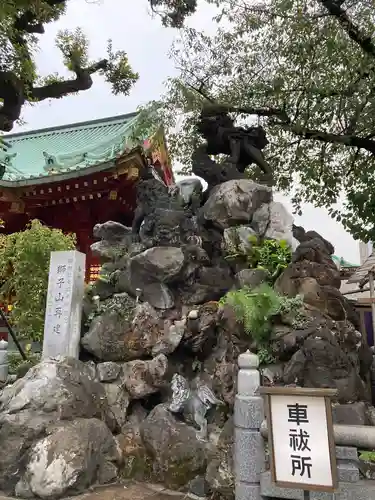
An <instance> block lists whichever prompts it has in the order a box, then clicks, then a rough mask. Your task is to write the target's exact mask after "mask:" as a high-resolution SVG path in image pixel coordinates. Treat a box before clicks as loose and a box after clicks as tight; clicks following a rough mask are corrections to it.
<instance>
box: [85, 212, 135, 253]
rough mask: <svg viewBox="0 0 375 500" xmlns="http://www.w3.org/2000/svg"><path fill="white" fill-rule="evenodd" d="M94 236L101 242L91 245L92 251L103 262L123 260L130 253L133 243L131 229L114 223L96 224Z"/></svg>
mask: <svg viewBox="0 0 375 500" xmlns="http://www.w3.org/2000/svg"><path fill="white" fill-rule="evenodd" d="M93 235H94V238H95V239H97V240H99V241H97V242H95V243H93V244H92V245H91V251H92V253H93V255H95V256H97V257H100V259H101V261H102V262H108V261H118V260H119V259H121V258H122V257H123V256H124V255H126V254H127V253H128V251H129V247H130V245H131V244H132V241H133V238H132V233H131V228H129V227H126V226H123V225H122V224H120V223H119V222H114V221H108V222H105V223H104V224H96V225H95V226H94V230H93Z"/></svg>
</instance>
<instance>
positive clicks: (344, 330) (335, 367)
mask: <svg viewBox="0 0 375 500" xmlns="http://www.w3.org/2000/svg"><path fill="white" fill-rule="evenodd" d="M301 315H303V316H304V318H302V317H301V318H300V319H299V328H298V329H296V328H295V326H293V325H292V324H290V325H289V326H287V325H286V324H284V325H275V326H274V329H273V336H272V340H271V344H270V348H271V351H272V352H273V354H274V356H276V358H277V359H279V360H280V361H281V362H283V363H284V369H283V374H282V378H283V381H284V383H285V384H295V383H297V385H300V386H302V387H317V388H324V387H331V388H335V389H337V390H338V400H339V401H340V402H343V403H346V402H352V401H358V400H363V399H366V398H367V397H368V394H367V389H366V380H367V374H368V372H369V368H370V366H371V363H372V355H371V351H370V349H369V348H368V347H367V345H366V343H365V342H364V341H363V339H362V335H361V333H360V332H359V331H358V330H356V329H355V327H354V326H353V325H352V323H350V322H349V321H347V320H344V321H333V320H332V319H331V318H330V317H329V316H327V315H324V314H322V313H321V312H319V311H318V310H316V309H313V308H311V306H307V307H306V308H304V310H302V312H301ZM278 378H279V377H278Z"/></svg>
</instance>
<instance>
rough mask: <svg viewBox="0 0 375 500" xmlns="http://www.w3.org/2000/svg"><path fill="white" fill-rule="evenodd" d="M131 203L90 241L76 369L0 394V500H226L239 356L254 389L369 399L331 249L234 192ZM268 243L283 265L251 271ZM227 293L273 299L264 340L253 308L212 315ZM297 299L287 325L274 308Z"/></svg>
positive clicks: (196, 189)
mask: <svg viewBox="0 0 375 500" xmlns="http://www.w3.org/2000/svg"><path fill="white" fill-rule="evenodd" d="M211 181H212V179H211ZM211 185H212V182H211ZM138 191H139V192H138V195H139V196H138V203H139V204H138V207H137V212H136V217H135V223H134V224H133V227H132V228H127V227H124V226H122V225H121V224H119V223H116V222H107V223H105V224H99V225H97V226H95V228H94V235H95V237H96V238H97V239H98V241H97V242H96V243H95V244H94V245H93V248H92V250H93V251H94V252H95V253H96V254H97V255H99V256H100V258H101V260H102V262H103V267H102V274H101V277H100V279H99V280H98V281H97V282H96V283H95V284H94V285H93V286H92V289H91V290H90V291H89V292H88V294H87V296H86V298H85V302H84V326H83V335H82V341H81V344H82V359H85V360H86V362H81V361H76V360H71V359H57V360H46V361H44V362H43V363H41V364H40V365H38V366H36V367H35V368H33V369H32V370H30V371H29V372H28V374H27V375H26V376H25V377H24V378H23V379H21V380H18V381H17V382H16V383H15V384H14V385H12V386H10V387H7V388H6V389H5V390H4V391H3V392H2V393H1V396H0V424H1V425H0V436H1V439H2V441H1V442H2V444H3V446H2V447H1V450H0V488H2V489H4V490H6V491H7V492H9V493H11V494H17V495H18V496H21V497H30V496H37V497H42V498H57V497H61V496H66V495H69V494H73V493H75V492H78V491H81V490H82V489H84V488H86V487H88V486H89V485H91V484H95V483H99V484H102V483H105V482H108V481H112V480H113V479H114V478H117V479H120V478H136V479H152V480H153V481H161V482H163V483H164V484H166V485H167V486H169V487H172V488H181V489H185V490H186V489H190V490H191V491H193V492H196V493H197V492H199V493H200V494H202V492H205V493H210V492H211V493H215V494H217V495H219V496H222V497H225V498H233V468H232V442H233V428H232V420H231V414H232V411H233V404H234V397H235V393H236V376H237V357H238V355H239V354H240V353H241V352H243V351H245V350H246V349H248V348H250V349H252V350H254V351H257V352H258V353H259V355H261V354H262V353H263V354H262V356H263V357H262V363H263V364H262V371H263V378H264V381H265V383H269V384H298V385H303V386H311V387H335V388H337V389H338V390H339V401H340V402H351V401H358V400H363V399H366V397H367V393H366V384H365V380H366V377H367V374H368V371H369V366H370V364H371V361H372V357H371V354H370V352H369V350H368V348H366V346H365V343H364V342H363V341H362V338H361V335H360V333H359V332H358V330H357V328H358V318H357V316H356V314H355V311H354V310H353V308H352V306H351V304H350V303H349V302H348V301H346V299H345V298H344V297H343V296H342V295H341V294H340V291H339V287H340V276H339V272H338V270H337V269H336V267H335V265H334V263H333V261H332V259H331V254H332V253H333V248H332V245H330V243H329V242H327V241H326V240H324V239H323V238H322V237H320V236H319V235H318V234H317V233H314V232H311V231H310V232H307V233H305V232H304V231H303V230H302V229H301V228H297V227H295V226H293V218H292V217H291V216H290V214H288V213H287V211H286V210H285V208H284V207H283V206H282V205H281V204H279V203H276V202H274V201H273V200H272V191H271V189H270V188H269V187H267V186H265V185H261V184H257V183H255V182H253V181H251V180H248V179H243V178H235V179H232V180H228V181H226V182H223V183H221V184H218V185H215V186H212V189H211V190H210V192H209V193H203V190H202V186H201V185H200V183H199V182H197V180H196V179H193V180H191V181H183V182H182V183H180V184H177V186H176V187H175V188H174V189H173V190H168V189H167V187H166V186H164V185H163V184H162V183H161V182H160V180H158V179H157V178H155V177H152V176H151V177H147V178H145V179H142V180H141V181H140V183H139V185H138ZM254 238H255V239H254ZM272 241H279V242H283V244H282V245H281V247H280V248H281V250H282V251H284V252H285V255H288V252H289V254H290V256H291V254H292V252H291V251H290V250H289V248H291V249H293V255H292V257H291V258H290V259H289V261H290V262H289V261H288V262H289V263H288V262H287V265H285V266H284V267H281V268H279V267H277V269H276V270H275V272H273V273H269V272H267V269H265V268H261V266H257V268H254V267H252V265H253V264H252V262H253V254H254V253H255V251H256V250H257V249H259V245H262V244H264V242H272ZM229 257H230V258H229ZM250 257H251V258H250ZM284 268H285V269H284ZM276 278H277V279H276ZM275 279H276V282H275V283H274V281H275ZM266 283H268V289H267V290H271V292H272V294H273V295H272V296H271V295H270V296H269V297H268V295H267V293H269V292H267V293H266V292H264V291H263V292H260V291H259V290H263V289H262V288H259V287H262V286H266V285H265V284H266ZM271 286H274V290H272V288H270V287H271ZM236 291H237V292H240V293H242V292H243V293H244V295H243V297H245V299H247V298H249V297H250V298H251V299H252V300H253V299H254V297H255V298H257V297H259V298H260V299H264V298H266V299H267V300H271V299H272V297H274V299H275V300H276V299H277V303H278V308H277V310H276V309H275V310H273V312H272V314H271V312H270V313H269V317H268V319H267V321H268V323H267V325H266V326H267V328H268V327H269V329H268V330H267V329H265V328H263V325H262V324H258V327H259V331H258V329H257V328H253V329H251V328H249V324H250V323H251V322H250V319H251V320H254V313H256V307H254V308H253V309H250V310H249V309H247V310H246V307H247V306H246V304H245V303H244V302H239V303H237V306H238V307H234V306H233V303H232V304H231V303H230V301H229V302H225V301H224V302H223V301H222V300H221V299H222V298H223V296H225V295H226V294H227V293H228V292H230V293H236ZM296 296H301V297H300V299H298V300H296V302H295V303H296V304H297V306H298V307H297V309H295V310H293V311H291V310H290V309H287V308H286V309H285V308H283V307H282V304H285V300H286V299H285V297H286V298H288V297H290V298H294V297H296ZM283 301H284V302H283ZM244 304H245V305H244ZM253 304H254V302H253ZM259 304H260V306H261V305H262V304H263V305H262V306H264V300H263V302H259ZM267 304H268V302H267V303H266V305H267ZM234 305H235V306H236V304H234ZM271 305H272V304H271ZM240 306H241V307H243V308H245V313H244V314H243V315H242V316H241V314H240V315H239V310H240ZM260 306H259V307H260ZM268 306H269V304H268V305H267V307H268ZM249 322H250V323H249ZM251 324H253V325H254V324H255V323H254V321H253V323H251ZM261 333H262V335H261ZM265 333H267V335H266V336H265ZM264 351H266V353H265V354H264ZM88 360H90V361H88ZM51 471H53V474H52V472H51ZM50 472H51V473H50Z"/></svg>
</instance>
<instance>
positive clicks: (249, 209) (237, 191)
mask: <svg viewBox="0 0 375 500" xmlns="http://www.w3.org/2000/svg"><path fill="white" fill-rule="evenodd" d="M271 199H272V190H271V188H270V187H268V186H265V185H262V184H257V183H255V182H253V181H251V180H248V179H235V180H231V181H227V182H224V183H223V184H220V185H218V186H216V187H214V188H213V189H212V191H211V193H210V196H209V198H208V200H207V201H206V203H205V204H204V206H203V207H202V212H201V216H202V218H203V220H204V221H207V222H210V223H213V224H214V225H215V226H217V227H219V228H220V229H223V230H224V229H225V228H227V227H230V226H235V225H238V224H249V223H251V221H252V218H253V215H254V213H255V212H256V211H257V210H258V208H260V206H261V205H262V204H263V203H269V202H270V201H271Z"/></svg>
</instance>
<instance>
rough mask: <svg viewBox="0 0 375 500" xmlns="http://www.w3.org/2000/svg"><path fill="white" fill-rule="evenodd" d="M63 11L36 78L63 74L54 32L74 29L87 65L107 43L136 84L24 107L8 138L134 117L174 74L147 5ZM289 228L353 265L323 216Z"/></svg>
mask: <svg viewBox="0 0 375 500" xmlns="http://www.w3.org/2000/svg"><path fill="white" fill-rule="evenodd" d="M68 6H69V7H68V11H67V14H66V16H65V17H64V18H62V19H61V20H60V21H59V22H57V23H54V24H51V25H48V26H47V27H46V33H45V35H43V36H42V37H41V43H40V52H39V53H38V54H37V62H38V68H39V70H40V73H42V74H43V75H47V74H50V73H54V72H59V73H64V68H63V65H62V62H61V55H60V52H59V51H58V50H57V49H56V47H55V46H54V39H55V36H56V33H57V31H58V30H60V29H73V28H75V27H76V26H80V27H82V29H83V30H84V32H85V33H86V34H87V35H88V36H89V38H90V41H91V47H90V56H91V57H92V58H93V59H100V58H102V57H105V48H106V42H107V40H108V38H112V40H113V46H114V49H123V50H125V51H126V52H127V53H128V57H129V61H130V63H131V65H132V67H133V69H134V70H136V71H138V72H139V74H140V79H139V81H138V83H137V84H136V85H135V87H134V88H133V90H132V91H131V93H130V95H129V96H128V97H114V96H113V95H111V92H110V87H109V86H107V85H106V83H105V82H104V81H102V80H101V79H100V78H98V77H96V78H95V84H94V86H93V88H92V89H90V90H89V91H86V92H82V93H80V94H79V95H76V96H71V97H64V98H63V99H60V100H55V101H50V102H42V103H40V104H37V105H35V106H26V107H25V108H24V112H23V116H22V118H23V119H24V120H25V122H26V123H25V125H23V126H18V127H16V128H15V129H14V132H16V131H21V130H30V129H35V128H44V127H50V126H54V125H63V124H66V123H72V122H77V121H85V120H92V119H95V118H102V117H108V116H113V115H118V114H123V113H129V112H132V111H135V110H136V108H137V107H138V106H139V105H140V104H143V103H146V102H147V101H149V100H151V99H157V98H158V97H159V96H160V94H161V93H163V88H164V87H163V82H164V81H165V80H166V79H167V78H168V77H169V76H173V75H174V74H176V70H175V69H174V67H173V63H172V61H170V60H169V59H168V55H167V54H168V51H169V48H170V46H171V43H172V41H173V39H174V37H175V36H176V35H177V32H176V31H175V30H172V29H167V28H164V27H163V26H162V25H161V22H160V20H159V19H158V18H152V16H151V15H150V10H149V8H148V2H147V0H99V1H95V0H70V1H69V2H68ZM212 12H213V11H212V9H211V8H209V7H208V6H207V5H206V4H204V3H203V4H202V5H201V7H200V9H199V12H198V13H197V14H196V15H195V16H194V17H193V18H192V19H191V20H190V21H189V23H190V24H191V25H192V26H194V27H195V28H205V29H207V28H208V27H209V29H212V28H211V26H212V25H211V18H212ZM276 198H278V200H280V201H283V202H284V203H286V205H287V206H288V208H290V209H291V206H290V203H289V202H288V199H287V198H285V197H283V196H280V195H278V196H276ZM295 222H296V224H299V225H302V226H304V227H305V228H306V229H315V230H316V231H318V232H320V233H321V234H322V235H323V236H324V237H325V238H327V239H328V240H330V241H331V242H332V243H333V244H334V245H335V248H336V255H339V256H343V257H344V258H345V259H347V260H349V261H351V262H353V263H357V262H359V251H358V243H357V242H355V241H354V240H353V238H352V237H351V236H350V235H349V234H348V233H346V232H345V230H344V228H343V227H342V226H341V225H340V224H337V223H336V222H334V221H332V219H331V218H330V217H329V215H328V214H327V212H326V211H325V210H323V209H315V208H314V207H312V206H304V213H303V215H302V217H296V220H295Z"/></svg>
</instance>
